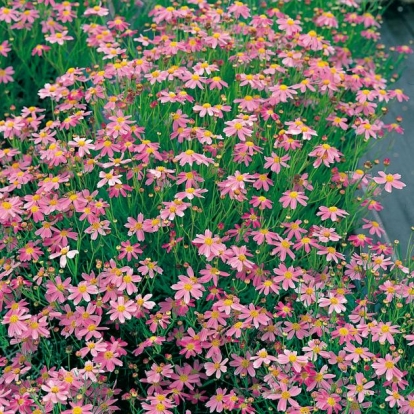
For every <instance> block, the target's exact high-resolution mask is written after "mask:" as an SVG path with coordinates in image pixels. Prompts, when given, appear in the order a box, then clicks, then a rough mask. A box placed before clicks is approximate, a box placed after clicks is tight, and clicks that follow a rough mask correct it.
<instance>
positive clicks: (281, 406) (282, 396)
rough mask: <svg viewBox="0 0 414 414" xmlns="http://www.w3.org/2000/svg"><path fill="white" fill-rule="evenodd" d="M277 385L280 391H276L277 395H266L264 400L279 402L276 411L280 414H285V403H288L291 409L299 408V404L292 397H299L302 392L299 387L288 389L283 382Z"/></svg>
mask: <svg viewBox="0 0 414 414" xmlns="http://www.w3.org/2000/svg"><path fill="white" fill-rule="evenodd" d="M279 385H280V389H279V390H278V392H277V394H276V393H272V394H266V397H265V398H268V399H271V400H279V402H278V403H277V407H276V410H277V411H280V412H286V409H287V403H289V404H290V405H291V406H292V407H296V408H299V404H298V403H297V402H296V401H295V400H294V399H293V398H292V397H296V396H297V395H299V394H300V393H301V392H302V390H301V389H300V388H299V387H295V386H293V387H291V388H288V386H287V384H286V383H284V382H281V383H280V384H279Z"/></svg>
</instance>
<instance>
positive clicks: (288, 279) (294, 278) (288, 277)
mask: <svg viewBox="0 0 414 414" xmlns="http://www.w3.org/2000/svg"><path fill="white" fill-rule="evenodd" d="M273 272H274V273H275V274H276V275H277V276H276V277H275V278H273V280H274V281H275V282H276V283H278V284H279V286H280V283H282V288H283V290H288V289H289V288H291V289H294V288H295V287H296V285H295V283H294V282H298V281H299V276H301V275H302V270H301V269H300V268H297V269H295V268H294V267H293V266H289V268H287V267H286V266H285V265H284V264H283V263H281V264H280V265H279V267H278V268H276V269H273Z"/></svg>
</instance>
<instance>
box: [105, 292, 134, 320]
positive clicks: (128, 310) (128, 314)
mask: <svg viewBox="0 0 414 414" xmlns="http://www.w3.org/2000/svg"><path fill="white" fill-rule="evenodd" d="M109 304H110V305H111V307H112V309H111V310H110V311H109V312H108V315H111V316H110V319H111V321H114V320H116V319H118V320H119V322H121V323H125V320H126V319H131V318H132V315H133V314H134V312H136V311H137V305H136V304H135V302H134V301H132V300H128V301H126V302H125V298H124V297H123V296H120V297H118V300H117V301H114V300H111V301H110V302H109Z"/></svg>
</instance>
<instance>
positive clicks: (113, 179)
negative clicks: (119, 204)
mask: <svg viewBox="0 0 414 414" xmlns="http://www.w3.org/2000/svg"><path fill="white" fill-rule="evenodd" d="M120 177H122V175H114V170H113V169H112V170H111V171H109V172H108V173H106V172H105V171H100V173H99V178H101V180H100V181H99V182H98V184H97V185H96V186H97V188H101V187H103V186H104V185H105V184H108V185H109V186H110V187H112V186H114V185H116V184H122V181H121V180H120Z"/></svg>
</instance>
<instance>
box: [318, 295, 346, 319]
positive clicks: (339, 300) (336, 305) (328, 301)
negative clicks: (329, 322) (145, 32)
mask: <svg viewBox="0 0 414 414" xmlns="http://www.w3.org/2000/svg"><path fill="white" fill-rule="evenodd" d="M347 302H348V301H347V300H346V299H345V297H343V296H336V295H335V294H334V293H332V292H329V294H328V297H327V298H320V299H319V300H318V303H319V306H320V307H322V308H325V307H327V306H328V307H329V308H328V313H329V314H331V313H333V312H336V313H338V314H340V313H342V312H344V311H345V310H346V307H345V306H344V303H347Z"/></svg>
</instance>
